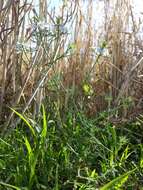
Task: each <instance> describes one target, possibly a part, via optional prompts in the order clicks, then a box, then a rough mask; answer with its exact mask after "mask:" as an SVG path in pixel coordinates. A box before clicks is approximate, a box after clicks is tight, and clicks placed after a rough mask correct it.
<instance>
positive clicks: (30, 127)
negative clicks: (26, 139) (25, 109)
mask: <svg viewBox="0 0 143 190" xmlns="http://www.w3.org/2000/svg"><path fill="white" fill-rule="evenodd" d="M10 109H11V110H12V111H13V112H14V113H15V114H16V115H18V116H19V117H20V118H21V119H22V120H23V121H24V122H25V123H26V124H27V126H28V127H29V129H30V130H31V132H32V134H33V136H34V137H36V134H35V131H34V129H33V127H32V125H30V123H29V122H28V121H27V120H26V119H25V118H24V117H23V116H22V115H21V114H20V113H18V112H17V111H15V110H14V109H13V108H10Z"/></svg>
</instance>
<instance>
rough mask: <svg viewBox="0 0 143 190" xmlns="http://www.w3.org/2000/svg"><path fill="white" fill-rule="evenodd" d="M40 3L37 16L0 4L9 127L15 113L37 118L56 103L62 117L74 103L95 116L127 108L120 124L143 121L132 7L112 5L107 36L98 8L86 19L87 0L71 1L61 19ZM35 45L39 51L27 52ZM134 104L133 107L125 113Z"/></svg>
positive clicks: (4, 113) (0, 83) (1, 92)
mask: <svg viewBox="0 0 143 190" xmlns="http://www.w3.org/2000/svg"><path fill="white" fill-rule="evenodd" d="M39 3H40V8H39V12H37V10H35V8H34V7H33V6H32V4H31V3H28V2H27V0H23V1H22V0H21V1H9V0H7V1H4V0H1V1H0V122H1V124H2V125H3V123H5V124H6V126H8V125H9V123H10V122H11V121H12V118H13V114H12V113H11V112H10V111H9V106H10V107H13V108H15V109H17V110H18V111H22V112H23V113H24V112H26V111H27V110H29V109H31V110H33V115H36V114H37V113H38V110H39V108H40V105H41V103H42V102H43V101H44V100H45V98H46V97H49V96H51V99H52V98H53V97H54V98H55V99H56V100H57V102H58V103H59V104H60V105H59V106H60V107H61V109H66V107H67V106H69V101H70V99H71V96H72V97H74V98H75V102H76V103H77V105H78V106H79V107H84V111H85V112H86V113H87V114H89V115H90V116H94V115H95V114H96V113H97V112H98V111H102V110H104V109H107V107H108V110H110V109H112V108H115V107H119V108H120V109H121V110H120V111H121V112H120V113H118V114H117V115H116V116H118V117H122V118H126V117H131V116H133V115H134V113H135V114H139V113H141V111H142V108H143V105H142V98H143V97H142V93H143V90H142V82H143V80H142V71H143V58H142V50H143V45H142V41H141V40H140V38H139V35H138V32H139V30H140V27H141V23H139V24H137V22H136V19H135V15H134V13H133V11H132V7H131V4H130V1H129V0H115V1H109V0H108V1H105V5H104V6H105V13H104V14H105V22H104V23H103V29H102V31H101V32H100V31H98V32H97V30H98V29H95V28H94V24H93V23H94V22H93V20H94V19H95V18H94V16H93V15H94V11H96V10H94V8H93V0H89V1H88V3H87V7H86V9H87V10H86V13H85V10H83V9H82V7H83V6H82V3H83V2H82V0H74V1H73V0H69V1H63V4H62V5H61V7H60V15H58V16H57V15H56V13H55V12H54V10H51V9H50V7H48V6H49V5H48V3H47V0H39ZM111 5H112V9H111ZM27 19H29V25H28V26H27V21H26V20H27ZM32 40H34V41H35V42H34V44H36V45H35V46H36V47H34V48H29V47H28V48H27V49H26V47H27V44H29V46H30V44H32V43H33V42H32ZM31 46H32V45H31ZM96 46H98V47H100V50H99V52H96V48H94V47H96ZM103 50H106V51H107V52H108V54H107V55H105V54H103V53H102V52H103ZM140 52H141V53H140ZM50 84H54V85H52V87H51V85H50ZM126 102H129V103H130V104H131V106H132V107H128V106H121V105H123V104H124V103H126ZM121 113H122V114H121Z"/></svg>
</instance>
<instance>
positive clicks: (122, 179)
mask: <svg viewBox="0 0 143 190" xmlns="http://www.w3.org/2000/svg"><path fill="white" fill-rule="evenodd" d="M135 170H136V168H135V169H133V170H131V171H129V172H126V173H125V174H123V175H121V176H119V177H117V178H115V179H113V180H112V181H110V182H109V183H107V184H106V185H104V186H103V187H101V188H100V189H99V190H110V189H111V188H113V187H114V188H115V186H116V187H117V186H118V184H121V183H122V185H123V183H125V182H126V180H127V179H128V177H129V175H130V174H131V173H133V172H134V171H135Z"/></svg>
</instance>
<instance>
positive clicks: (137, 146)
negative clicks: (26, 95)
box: [0, 104, 143, 190]
mask: <svg viewBox="0 0 143 190" xmlns="http://www.w3.org/2000/svg"><path fill="white" fill-rule="evenodd" d="M55 105H56V104H55ZM53 110H54V111H53V112H49V110H48V106H46V105H45V107H44V106H43V107H42V109H41V112H40V114H39V116H38V117H37V118H35V120H33V119H32V118H31V119H30V118H28V117H26V116H22V115H21V114H20V113H18V112H17V111H15V110H12V111H13V112H15V114H16V115H18V116H19V117H20V118H21V122H19V123H17V126H16V128H15V129H13V130H11V132H10V133H9V135H7V136H5V137H4V138H1V139H0V152H1V154H0V187H1V189H17V190H22V189H25V190H26V189H27V190H30V189H31V190H42V189H48V190H60V189H62V190H70V189H75V190H76V189H78V190H79V189H80V190H85V189H86V190H87V189H89V190H92V189H94V190H95V189H100V190H107V189H127V190H129V189H133V190H136V189H142V186H143V175H142V172H143V144H142V143H143V138H142V136H143V135H142V134H141V132H140V131H141V127H142V124H141V121H142V120H141V119H140V120H139V121H135V122H132V123H128V124H126V123H125V124H122V126H120V124H119V125H113V124H112V123H111V122H109V120H108V114H105V113H101V114H99V116H98V117H97V118H95V119H89V118H87V117H86V116H85V115H84V114H83V113H82V112H81V111H80V110H77V111H76V110H72V109H71V110H70V109H69V110H68V112H67V113H66V114H64V115H62V114H61V112H60V111H59V112H58V109H57V107H56V108H55V109H54V107H53ZM55 110H57V111H55Z"/></svg>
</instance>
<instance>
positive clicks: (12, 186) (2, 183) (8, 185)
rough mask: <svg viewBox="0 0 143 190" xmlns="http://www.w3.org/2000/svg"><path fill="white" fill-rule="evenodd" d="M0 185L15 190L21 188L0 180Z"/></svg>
mask: <svg viewBox="0 0 143 190" xmlns="http://www.w3.org/2000/svg"><path fill="white" fill-rule="evenodd" d="M0 185H3V186H5V187H9V188H12V189H16V190H21V189H20V188H19V187H16V186H14V185H10V184H7V183H4V182H1V181H0Z"/></svg>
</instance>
